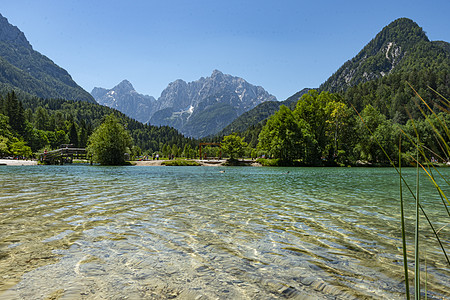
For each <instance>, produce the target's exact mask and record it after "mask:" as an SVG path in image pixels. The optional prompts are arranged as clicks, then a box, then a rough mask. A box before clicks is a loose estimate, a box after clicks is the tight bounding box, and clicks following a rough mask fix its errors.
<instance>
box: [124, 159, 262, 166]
mask: <svg viewBox="0 0 450 300" xmlns="http://www.w3.org/2000/svg"><path fill="white" fill-rule="evenodd" d="M164 161H169V160H139V161H133V162H132V164H133V165H135V166H139V167H142V166H144V167H148V166H162V163H163V162H164ZM190 161H195V162H197V163H198V164H199V165H200V166H203V167H225V166H226V162H227V160H226V159H221V160H212V159H211V160H207V159H206V160H205V159H194V160H190ZM242 162H243V163H245V164H247V165H248V166H252V167H261V165H260V164H259V163H257V162H255V161H249V160H247V161H246V160H244V161H242Z"/></svg>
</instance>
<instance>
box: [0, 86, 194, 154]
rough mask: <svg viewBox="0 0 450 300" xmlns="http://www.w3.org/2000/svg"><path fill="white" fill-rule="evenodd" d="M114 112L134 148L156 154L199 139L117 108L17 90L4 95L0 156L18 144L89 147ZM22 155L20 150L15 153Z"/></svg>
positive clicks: (0, 107)
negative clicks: (21, 95) (142, 120)
mask: <svg viewBox="0 0 450 300" xmlns="http://www.w3.org/2000/svg"><path fill="white" fill-rule="evenodd" d="M110 114H114V115H115V116H116V117H118V118H119V119H120V121H121V123H122V124H124V126H125V128H126V129H127V130H128V131H129V132H130V133H131V136H132V138H133V142H134V145H135V146H136V148H135V149H134V150H135V151H136V152H137V153H138V152H141V151H142V152H146V153H150V154H151V153H153V152H154V151H158V150H161V149H162V148H163V147H168V146H170V147H173V146H174V145H175V146H176V147H178V148H179V149H183V148H184V147H185V146H186V145H189V147H191V148H195V146H196V142H195V141H194V140H192V139H188V138H185V137H184V136H183V135H181V134H180V133H179V132H178V131H177V130H175V129H173V128H171V127H167V126H161V127H156V126H150V125H145V124H142V123H140V122H138V121H135V120H133V119H131V118H128V117H127V116H125V115H124V114H123V113H121V112H119V111H116V110H114V109H111V108H108V107H105V106H101V105H98V104H95V103H89V102H85V101H69V100H60V99H40V98H24V99H19V98H18V97H17V95H16V94H15V93H13V92H12V93H8V94H7V95H5V96H3V97H0V118H1V122H0V138H1V139H2V145H3V146H2V149H3V150H2V152H1V153H0V155H5V154H14V151H13V150H14V149H15V147H16V146H15V143H16V144H17V143H19V142H20V143H22V144H23V146H28V147H30V148H31V149H30V150H31V151H32V152H39V151H42V150H43V149H44V148H48V149H55V148H57V147H59V145H61V144H68V143H71V144H74V145H75V146H78V147H85V146H86V144H87V140H88V138H89V136H90V135H91V134H92V132H93V130H94V129H95V128H96V127H98V126H99V125H100V124H101V122H102V120H103V119H104V118H105V117H106V116H108V115H110ZM15 154H16V155H19V153H15Z"/></svg>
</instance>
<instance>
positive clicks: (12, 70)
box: [0, 14, 95, 102]
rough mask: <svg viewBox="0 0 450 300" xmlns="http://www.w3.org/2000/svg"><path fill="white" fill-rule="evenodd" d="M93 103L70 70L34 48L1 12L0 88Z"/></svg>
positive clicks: (43, 96) (1, 89) (38, 95)
mask: <svg viewBox="0 0 450 300" xmlns="http://www.w3.org/2000/svg"><path fill="white" fill-rule="evenodd" d="M13 90H14V91H15V92H16V93H18V94H19V91H22V92H24V93H26V94H29V95H33V96H37V97H41V98H63V99H70V100H81V101H88V102H95V100H94V98H93V97H92V96H91V95H90V94H89V93H88V92H86V91H85V90H83V89H82V88H81V87H80V86H79V85H78V84H77V83H76V82H75V81H73V80H72V77H71V76H70V75H69V73H68V72H67V71H66V70H64V69H63V68H61V67H59V66H58V65H56V64H55V63H54V62H53V61H51V60H50V59H49V58H48V57H46V56H44V55H42V54H40V53H39V52H37V51H35V50H33V47H32V46H31V45H30V43H29V42H28V40H27V39H26V37H25V35H24V34H23V32H21V31H20V30H19V29H18V28H17V27H15V26H13V25H11V24H9V22H8V20H7V19H6V18H4V17H3V16H2V15H1V14H0V91H2V94H4V92H11V91H13Z"/></svg>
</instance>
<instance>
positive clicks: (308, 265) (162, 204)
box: [0, 166, 450, 299]
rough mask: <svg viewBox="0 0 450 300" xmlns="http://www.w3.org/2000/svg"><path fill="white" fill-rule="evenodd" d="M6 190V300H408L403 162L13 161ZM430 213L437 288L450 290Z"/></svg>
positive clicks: (426, 259) (426, 243) (1, 240)
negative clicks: (399, 168)
mask: <svg viewBox="0 0 450 300" xmlns="http://www.w3.org/2000/svg"><path fill="white" fill-rule="evenodd" d="M222 170H225V173H221V172H219V171H222ZM288 171H289V173H288ZM443 171H444V172H445V173H447V174H450V172H449V171H447V169H443ZM407 173H409V175H408V180H409V181H410V182H411V186H412V188H413V189H415V187H414V182H415V177H414V173H415V170H413V169H411V170H407ZM422 182H424V183H426V179H425V178H422ZM0 188H1V189H0V276H1V277H2V278H1V280H0V299H48V298H50V299H125V298H128V299H140V298H148V299H153V298H156V299H166V298H176V297H179V298H181V299H217V298H220V299H225V298H226V299H284V298H298V299H306V297H307V296H310V297H312V298H313V299H314V298H321V299H361V298H362V299H404V280H403V265H402V255H401V235H400V222H399V216H400V211H399V204H398V179H397V177H396V176H395V174H394V171H393V170H392V169H389V168H386V169H366V168H361V169H359V168H358V169H355V168H296V169H294V168H291V169H284V168H245V167H241V168H231V167H229V168H216V167H213V168H208V167H91V166H26V167H2V168H1V169H0ZM421 190H422V192H423V194H422V195H423V197H422V201H423V205H424V207H425V209H426V211H427V213H428V215H429V217H430V219H432V220H433V222H434V225H435V227H436V228H441V227H443V226H444V225H445V224H446V223H448V222H449V218H448V217H446V212H445V211H444V209H443V205H442V201H441V199H440V198H437V197H436V196H434V194H435V193H433V196H430V195H431V193H432V192H433V190H432V187H431V186H430V185H429V184H424V186H423V187H421ZM425 195H427V196H426V197H425ZM407 201H408V203H407V213H408V220H407V229H408V237H409V248H408V253H409V255H410V261H412V258H413V255H414V253H413V248H412V242H413V232H414V228H413V226H414V224H413V220H412V216H413V209H414V207H413V201H412V199H411V197H408V199H407ZM436 220H437V221H436ZM421 225H422V227H421V243H422V245H423V247H424V248H423V250H422V253H423V255H422V258H423V264H422V265H423V266H422V267H423V269H425V266H426V268H427V273H426V275H425V272H423V273H422V274H423V281H425V276H427V279H426V281H427V291H428V297H429V298H431V299H433V298H436V299H442V298H450V290H449V289H448V286H450V284H449V282H450V280H449V278H450V270H449V267H448V265H446V264H445V261H444V258H443V255H442V252H441V250H440V249H439V246H438V244H437V242H435V241H434V239H433V238H432V233H431V231H430V230H429V228H428V226H427V224H426V222H425V220H424V218H422V222H421ZM449 227H450V226H447V227H445V228H444V229H442V230H441V231H440V233H439V235H440V236H441V238H442V239H443V243H444V246H445V247H446V249H447V251H448V249H450V241H449V237H450V228H449ZM448 252H449V251H448ZM410 265H411V270H412V269H413V264H412V263H410ZM412 275H413V274H412V273H411V277H412ZM423 290H425V289H423Z"/></svg>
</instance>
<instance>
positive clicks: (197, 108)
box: [150, 70, 276, 138]
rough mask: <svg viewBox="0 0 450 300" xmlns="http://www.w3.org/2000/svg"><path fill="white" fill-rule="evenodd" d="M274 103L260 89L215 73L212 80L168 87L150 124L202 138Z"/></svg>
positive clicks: (237, 78) (238, 79)
mask: <svg viewBox="0 0 450 300" xmlns="http://www.w3.org/2000/svg"><path fill="white" fill-rule="evenodd" d="M275 100H276V98H275V96H273V95H271V94H269V93H268V92H267V91H265V90H264V89H263V88H262V87H260V86H254V85H252V84H250V83H248V82H247V81H245V80H244V79H242V78H239V77H234V76H231V75H227V74H223V73H222V72H220V71H218V70H214V71H213V73H212V74H211V76H210V77H206V78H204V77H202V78H200V79H199V80H197V81H193V82H189V83H186V82H184V81H183V80H177V81H174V82H172V83H171V84H169V86H168V87H167V88H166V89H165V90H164V91H163V92H162V93H161V97H159V99H158V101H157V111H156V112H155V114H154V115H153V116H152V117H151V119H150V124H152V125H168V126H172V127H175V128H176V129H178V130H180V131H181V132H182V133H183V134H185V135H187V136H191V137H196V138H199V137H204V136H207V135H211V134H215V133H217V132H219V131H220V130H221V129H222V128H223V127H225V126H226V125H228V124H230V123H231V122H232V121H233V120H234V119H235V118H237V117H238V116H240V115H241V114H243V113H244V112H246V111H248V110H250V109H252V108H253V107H255V106H256V105H258V104H260V103H262V102H265V101H275ZM205 111H206V112H207V113H205ZM212 116H213V118H212V119H211V117H212ZM203 123H204V125H203Z"/></svg>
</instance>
